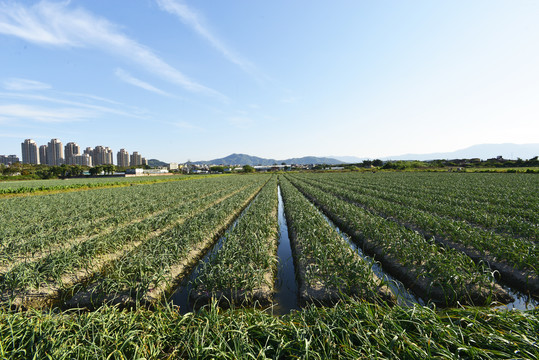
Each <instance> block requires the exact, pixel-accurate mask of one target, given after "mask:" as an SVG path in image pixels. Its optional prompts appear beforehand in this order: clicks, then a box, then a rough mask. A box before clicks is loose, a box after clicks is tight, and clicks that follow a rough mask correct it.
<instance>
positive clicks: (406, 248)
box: [291, 178, 510, 306]
mask: <svg viewBox="0 0 539 360" xmlns="http://www.w3.org/2000/svg"><path fill="white" fill-rule="evenodd" d="M291 181H292V183H293V184H295V185H296V186H297V187H298V188H299V189H300V190H301V191H302V192H303V193H304V194H305V195H306V196H308V197H309V198H310V199H311V200H312V201H314V202H315V203H316V204H317V205H318V206H320V207H321V208H322V209H323V210H324V212H326V213H327V215H328V216H329V217H330V218H331V219H332V220H333V221H334V222H335V223H337V224H338V225H339V226H340V227H341V228H343V229H344V230H345V231H347V232H348V233H349V234H350V235H352V237H353V238H354V240H356V241H358V242H359V243H360V244H361V246H362V247H363V249H364V251H366V252H367V253H370V254H374V256H375V260H378V261H380V262H381V263H382V265H383V266H384V269H385V270H386V271H387V272H389V273H391V274H392V275H393V276H394V277H396V278H397V279H399V280H401V281H402V282H403V283H404V284H406V285H407V286H409V287H410V288H411V289H412V290H413V291H414V292H415V293H416V294H418V295H419V296H420V297H422V298H423V299H430V300H432V301H433V302H435V303H438V304H441V305H448V306H449V305H455V304H457V302H460V303H468V304H476V305H477V304H488V303H490V301H492V300H498V301H502V302H503V301H509V300H510V296H509V295H508V294H507V293H506V292H505V291H503V289H501V288H500V287H499V286H498V285H496V284H495V283H494V282H493V279H492V274H491V273H490V272H486V271H484V270H483V269H482V268H481V267H479V266H477V265H476V264H474V262H473V261H472V260H471V259H470V258H469V257H467V256H465V255H464V254H462V253H461V252H459V251H455V250H452V249H447V248H444V247H442V246H440V245H438V244H436V243H435V242H434V241H433V240H427V239H425V238H424V237H423V236H422V235H420V234H419V233H417V232H414V231H411V230H409V229H407V228H406V227H404V226H402V225H400V224H397V223H395V222H393V221H388V220H386V219H384V218H382V217H380V216H378V215H375V214H372V213H370V212H369V211H366V210H365V209H363V208H361V207H358V206H355V205H353V204H350V203H349V202H346V201H344V200H342V199H340V198H338V197H336V196H334V195H331V194H328V193H327V192H326V191H323V190H321V189H320V188H317V187H314V186H312V185H309V184H308V183H306V182H305V181H302V180H300V179H298V178H291Z"/></svg>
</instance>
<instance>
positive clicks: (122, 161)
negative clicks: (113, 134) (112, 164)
mask: <svg viewBox="0 0 539 360" xmlns="http://www.w3.org/2000/svg"><path fill="white" fill-rule="evenodd" d="M116 158H117V160H118V162H117V164H118V166H119V167H129V153H128V152H127V151H126V150H125V149H121V150H120V151H118V153H117V154H116Z"/></svg>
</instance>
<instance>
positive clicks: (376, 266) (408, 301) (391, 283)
mask: <svg viewBox="0 0 539 360" xmlns="http://www.w3.org/2000/svg"><path fill="white" fill-rule="evenodd" d="M311 206H313V207H314V208H316V210H317V211H318V212H319V213H320V214H321V215H322V216H323V217H324V219H326V221H327V222H328V224H329V225H331V227H333V228H334V229H335V230H337V232H338V233H339V234H340V235H341V237H342V238H343V239H344V240H345V241H346V242H347V243H348V245H349V246H350V248H351V249H352V250H353V251H354V252H356V253H357V254H358V255H359V257H360V258H361V259H363V260H364V261H366V262H368V263H369V264H370V265H371V268H372V271H373V272H374V274H375V275H376V276H378V278H380V279H381V280H382V281H384V282H385V283H386V285H387V286H388V287H389V288H390V289H391V291H392V292H393V294H394V295H395V297H396V299H397V303H398V304H399V305H402V306H413V305H414V304H419V305H425V301H423V299H421V298H420V297H417V296H415V295H414V294H413V293H412V292H411V291H410V290H409V289H408V288H407V287H406V286H404V284H403V283H402V282H400V281H399V280H397V279H395V278H394V277H393V276H391V275H389V274H388V273H386V272H385V271H384V270H383V269H382V266H381V265H380V263H378V262H375V261H374V259H373V258H372V257H370V256H368V255H366V254H365V253H364V252H363V249H362V248H361V247H359V246H358V245H357V244H356V243H355V242H354V241H353V240H352V239H351V238H350V236H348V234H346V233H345V232H344V231H342V230H341V229H340V228H339V227H338V226H337V225H336V224H335V223H334V222H333V221H331V219H330V218H328V217H327V216H326V214H324V213H323V212H322V211H320V209H318V208H317V207H316V206H315V205H314V204H313V203H311Z"/></svg>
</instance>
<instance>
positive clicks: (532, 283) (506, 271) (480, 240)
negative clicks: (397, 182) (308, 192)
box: [302, 177, 539, 296]
mask: <svg viewBox="0 0 539 360" xmlns="http://www.w3.org/2000/svg"><path fill="white" fill-rule="evenodd" d="M302 179H303V180H304V181H308V182H309V183H310V184H312V185H314V186H317V187H318V188H319V189H321V190H323V191H325V192H329V193H332V194H334V195H336V196H339V197H341V198H343V199H345V200H347V201H350V202H352V203H358V204H360V205H361V206H363V207H364V208H366V209H367V210H369V211H371V212H373V213H376V214H379V215H382V216H384V217H386V218H388V219H390V220H394V221H396V222H398V223H400V224H403V225H405V226H406V227H408V228H411V229H413V230H416V231H419V232H421V233H422V234H424V235H425V236H427V237H433V238H434V240H435V241H437V242H439V243H442V244H443V245H445V246H449V247H452V248H454V249H456V250H458V251H462V252H464V253H466V254H467V255H468V256H470V257H471V258H473V259H474V260H476V261H482V262H483V263H485V264H488V266H490V268H492V269H493V270H497V271H498V272H499V273H500V275H501V276H500V277H501V279H502V280H503V281H504V282H506V283H508V284H510V285H511V286H513V287H515V288H518V289H521V290H522V291H525V292H529V293H531V294H532V295H534V296H539V244H537V242H535V241H532V240H528V239H523V238H512V237H509V236H503V235H500V234H497V233H495V232H492V231H486V230H484V229H481V228H477V227H474V226H471V225H470V224H468V223H466V222H463V221H458V220H453V219H451V218H446V217H442V216H437V215H435V214H431V213H429V212H427V211H423V210H420V209H416V208H415V207H414V205H413V204H408V203H407V202H406V200H407V199H406V197H405V196H402V198H401V200H400V201H399V202H392V201H387V200H384V199H381V198H377V197H373V196H369V195H364V194H363V193H362V190H361V189H360V188H357V187H353V188H350V187H349V186H347V185H334V184H331V183H329V181H325V182H313V181H312V180H311V179H310V177H302ZM327 180H330V179H327Z"/></svg>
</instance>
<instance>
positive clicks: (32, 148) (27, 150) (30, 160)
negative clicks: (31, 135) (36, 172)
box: [21, 139, 40, 164]
mask: <svg viewBox="0 0 539 360" xmlns="http://www.w3.org/2000/svg"><path fill="white" fill-rule="evenodd" d="M21 148H22V163H23V164H39V163H40V162H39V150H38V147H37V144H36V142H35V141H34V140H32V139H26V140H24V142H23V143H21Z"/></svg>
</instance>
